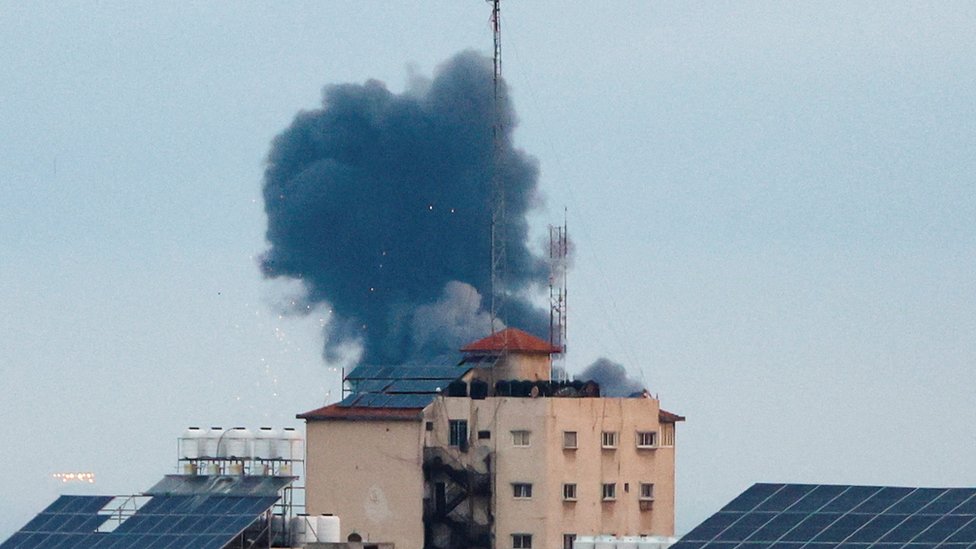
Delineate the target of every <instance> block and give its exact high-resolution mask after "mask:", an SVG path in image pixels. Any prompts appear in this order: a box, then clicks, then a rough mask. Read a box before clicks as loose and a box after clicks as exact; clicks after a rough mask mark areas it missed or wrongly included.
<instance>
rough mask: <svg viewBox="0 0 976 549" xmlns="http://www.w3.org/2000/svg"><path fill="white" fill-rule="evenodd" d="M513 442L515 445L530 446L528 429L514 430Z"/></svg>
mask: <svg viewBox="0 0 976 549" xmlns="http://www.w3.org/2000/svg"><path fill="white" fill-rule="evenodd" d="M512 444H514V445H515V446H528V445H529V432H528V431H512Z"/></svg>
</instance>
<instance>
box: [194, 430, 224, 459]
mask: <svg viewBox="0 0 976 549" xmlns="http://www.w3.org/2000/svg"><path fill="white" fill-rule="evenodd" d="M223 435H224V428H223V427H211V428H210V430H208V431H207V434H206V436H205V437H204V438H203V453H202V455H201V456H200V457H205V458H215V457H217V450H218V448H217V447H218V446H219V445H221V444H223V442H222V440H221V439H222V437H223Z"/></svg>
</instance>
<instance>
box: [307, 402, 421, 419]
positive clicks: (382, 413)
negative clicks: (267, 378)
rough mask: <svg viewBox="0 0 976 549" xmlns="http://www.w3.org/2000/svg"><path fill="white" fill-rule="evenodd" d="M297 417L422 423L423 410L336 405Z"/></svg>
mask: <svg viewBox="0 0 976 549" xmlns="http://www.w3.org/2000/svg"><path fill="white" fill-rule="evenodd" d="M295 417H297V418H298V419H304V420H306V421H342V420H345V421H420V420H421V419H423V408H349V407H345V406H339V404H338V403H336V404H330V405H328V406H323V407H322V408H319V409H317V410H312V411H310V412H305V413H304V414H298V415H297V416H295Z"/></svg>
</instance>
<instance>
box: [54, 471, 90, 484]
mask: <svg viewBox="0 0 976 549" xmlns="http://www.w3.org/2000/svg"><path fill="white" fill-rule="evenodd" d="M51 476H52V477H54V478H56V479H58V480H60V481H61V482H65V483H67V482H87V483H88V484H94V483H95V473H54V474H53V475H51Z"/></svg>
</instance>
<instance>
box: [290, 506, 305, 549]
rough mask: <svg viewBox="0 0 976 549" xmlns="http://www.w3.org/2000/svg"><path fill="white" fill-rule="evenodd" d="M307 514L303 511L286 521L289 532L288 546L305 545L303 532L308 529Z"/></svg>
mask: <svg viewBox="0 0 976 549" xmlns="http://www.w3.org/2000/svg"><path fill="white" fill-rule="evenodd" d="M308 521H309V519H308V515H306V514H304V513H299V515H298V516H296V517H294V518H292V519H291V521H289V523H288V526H289V528H288V532H289V540H290V541H289V544H288V545H289V546H291V547H299V546H302V545H305V543H306V540H305V534H306V532H308V531H309V524H308Z"/></svg>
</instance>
